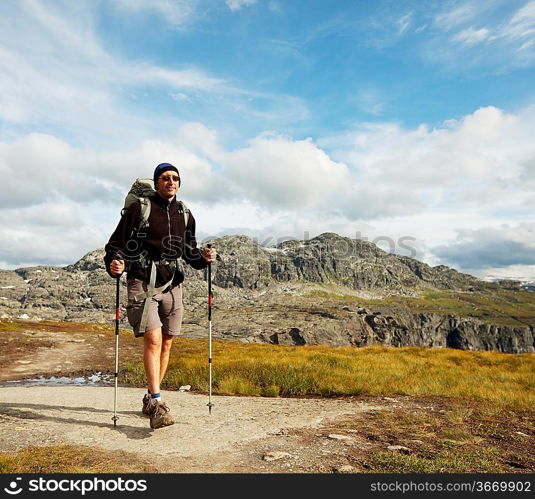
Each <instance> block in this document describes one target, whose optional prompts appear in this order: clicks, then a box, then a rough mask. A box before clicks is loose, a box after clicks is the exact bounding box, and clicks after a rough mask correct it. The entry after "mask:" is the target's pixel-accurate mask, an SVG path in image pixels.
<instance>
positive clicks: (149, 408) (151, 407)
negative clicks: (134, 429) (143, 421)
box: [141, 393, 156, 416]
mask: <svg viewBox="0 0 535 499" xmlns="http://www.w3.org/2000/svg"><path fill="white" fill-rule="evenodd" d="M155 410H156V404H152V403H151V399H150V395H149V394H148V393H145V395H143V406H142V408H141V412H142V413H143V414H145V415H146V416H152V414H153V413H154V411H155Z"/></svg>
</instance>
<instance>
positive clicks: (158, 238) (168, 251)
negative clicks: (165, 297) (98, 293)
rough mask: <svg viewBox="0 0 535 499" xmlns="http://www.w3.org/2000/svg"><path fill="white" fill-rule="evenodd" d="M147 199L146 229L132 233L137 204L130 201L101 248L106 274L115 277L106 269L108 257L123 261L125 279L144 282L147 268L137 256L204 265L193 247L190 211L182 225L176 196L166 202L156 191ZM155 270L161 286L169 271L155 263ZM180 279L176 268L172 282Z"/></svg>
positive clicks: (137, 217) (137, 219)
mask: <svg viewBox="0 0 535 499" xmlns="http://www.w3.org/2000/svg"><path fill="white" fill-rule="evenodd" d="M150 202H151V210H150V215H149V220H148V222H149V226H148V228H147V229H146V230H142V231H139V232H136V228H137V227H139V222H140V221H141V203H139V202H136V203H132V204H131V205H130V206H129V207H128V209H127V210H126V212H125V213H124V215H123V216H122V217H121V220H120V221H119V224H118V225H117V228H116V229H115V231H114V233H113V234H112V235H111V237H110V240H109V241H108V243H107V244H106V246H105V247H104V250H105V252H106V254H105V256H104V262H105V264H106V270H107V271H108V274H109V275H110V276H112V277H116V276H114V275H113V274H112V273H111V272H110V264H111V262H112V260H124V261H125V264H126V271H127V276H128V277H129V278H130V277H135V278H137V279H142V280H143V281H145V282H147V281H148V273H149V270H150V267H149V269H147V268H142V267H141V265H140V264H139V260H140V258H139V257H140V255H143V256H144V257H145V258H148V259H150V260H153V261H161V260H167V261H172V260H177V259H179V258H182V259H183V260H184V261H185V262H186V263H188V264H189V265H191V266H192V267H193V268H194V269H197V270H201V269H203V268H205V267H206V266H207V265H208V263H207V262H206V261H205V260H204V258H202V256H201V252H200V250H199V249H198V248H197V242H196V240H195V218H193V215H192V214H191V212H190V213H189V217H188V225H187V227H185V226H184V214H183V213H182V212H181V207H182V205H181V204H179V203H177V201H176V198H173V199H172V200H171V201H170V202H169V201H167V200H166V199H164V198H162V197H161V196H160V195H159V194H157V193H156V194H154V195H153V196H152V197H151V198H150ZM157 270H158V272H157V274H156V286H162V285H163V284H165V283H166V282H168V281H169V280H170V278H171V275H172V270H171V269H170V268H169V266H167V265H158V266H157ZM183 280H184V274H183V273H182V272H180V270H178V269H177V271H176V273H175V277H174V279H173V285H177V284H180V283H181V282H182V281H183Z"/></svg>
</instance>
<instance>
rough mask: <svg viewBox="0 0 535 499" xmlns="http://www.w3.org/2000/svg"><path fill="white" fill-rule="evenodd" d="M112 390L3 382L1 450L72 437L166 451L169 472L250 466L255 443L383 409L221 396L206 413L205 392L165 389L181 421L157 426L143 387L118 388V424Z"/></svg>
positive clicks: (140, 451) (109, 446)
mask: <svg viewBox="0 0 535 499" xmlns="http://www.w3.org/2000/svg"><path fill="white" fill-rule="evenodd" d="M113 393H114V389H113V387H108V386H61V387H59V386H29V387H4V388H0V408H1V409H0V423H1V424H0V441H1V442H2V446H1V447H2V448H1V450H2V451H17V450H20V449H23V448H24V447H26V446H29V445H40V446H43V445H53V444H58V443H67V444H74V445H85V446H91V447H95V448H100V449H105V450H113V451H125V452H128V453H133V454H136V455H137V456H139V458H140V459H146V458H147V457H149V456H151V457H152V458H154V457H160V456H162V457H163V456H166V457H167V458H172V459H171V462H172V463H173V465H172V466H171V467H168V471H175V472H180V471H201V472H219V471H244V470H248V471H253V470H255V469H256V468H255V467H256V466H257V465H258V464H259V462H258V460H259V459H260V460H261V459H262V456H260V455H258V452H260V451H258V452H257V453H256V455H255V456H254V459H253V460H251V458H252V457H253V454H255V452H254V451H251V444H253V446H254V444H255V442H256V443H260V442H262V448H263V449H266V448H269V445H268V447H266V441H269V439H270V438H277V437H278V436H279V437H280V436H281V435H283V434H284V432H285V431H286V430H288V429H311V428H316V427H319V426H320V425H322V424H323V423H325V422H326V421H329V420H330V419H333V418H337V417H340V416H347V415H351V414H356V413H362V412H363V411H369V410H373V409H377V408H380V407H377V406H373V405H370V404H368V403H365V402H363V401H356V400H350V399H344V400H321V399H282V398H260V397H230V396H217V397H213V398H212V402H213V403H214V406H213V408H212V414H211V415H209V413H208V407H207V405H206V404H207V402H208V399H207V397H206V396H205V395H197V394H192V393H188V392H164V393H163V397H164V400H165V401H166V402H167V403H168V405H169V406H170V408H171V411H172V413H173V415H174V416H175V419H176V420H177V422H176V424H174V425H172V426H169V427H165V428H161V429H158V430H152V429H151V428H150V426H149V420H148V418H147V417H146V416H143V415H142V414H141V399H142V397H143V394H144V391H143V390H142V389H139V388H129V387H128V388H126V387H119V391H118V416H119V420H118V423H117V427H116V428H114V426H113V422H112V420H111V417H112V415H113ZM148 452H149V453H150V454H149V455H148ZM300 452H301V454H302V451H300ZM255 461H256V464H255ZM251 468H252V469H251Z"/></svg>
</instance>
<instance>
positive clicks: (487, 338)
mask: <svg viewBox="0 0 535 499" xmlns="http://www.w3.org/2000/svg"><path fill="white" fill-rule="evenodd" d="M211 242H212V244H213V245H214V247H216V248H217V250H218V253H219V254H220V255H221V257H222V261H221V262H218V263H217V264H214V268H213V274H212V275H213V285H214V288H213V289H214V297H215V303H216V307H215V310H214V316H215V318H216V320H217V322H216V323H215V327H214V331H215V336H216V337H221V338H227V339H235V340H240V341H248V342H269V343H277V344H294V345H306V344H327V345H332V346H336V345H353V346H363V345H369V344H377V343H379V344H384V345H392V346H407V345H420V346H439V347H453V348H462V349H473V350H499V351H503V352H510V353H521V352H532V351H534V348H533V347H534V327H533V324H526V325H525V326H522V327H509V326H500V325H493V324H488V323H485V322H484V321H481V320H478V319H475V318H466V317H464V318H463V317H455V316H443V315H437V314H421V313H414V312H413V311H411V310H409V309H399V308H398V309H392V308H388V307H379V306H376V307H374V308H373V309H370V307H366V306H362V303H363V302H364V301H365V300H364V299H365V298H374V297H375V298H382V297H387V296H418V294H421V293H422V290H425V289H430V290H432V289H441V290H455V291H460V292H467V293H493V292H495V291H496V290H499V289H501V288H502V286H505V287H507V286H508V287H511V286H512V287H513V288H514V286H515V285H514V284H512V283H504V284H503V285H502V284H500V283H489V282H485V281H481V280H479V279H477V278H475V277H473V276H470V275H467V274H462V273H460V272H457V271H456V270H454V269H451V268H448V267H445V266H438V267H431V266H429V265H427V264H425V263H423V262H419V261H418V260H415V259H412V258H408V257H403V256H397V255H394V254H391V253H387V252H385V251H383V250H381V249H380V248H378V247H377V246H376V245H375V244H373V243H370V242H366V241H360V240H353V239H349V238H343V237H340V236H338V235H336V234H332V233H325V234H322V235H320V236H318V237H316V238H313V239H310V240H305V241H285V242H282V243H280V244H278V245H276V246H274V247H269V248H267V247H263V246H261V245H259V244H258V243H257V242H255V241H254V240H252V239H251V238H248V237H246V236H225V237H222V238H219V239H215V240H213V241H211ZM103 255H104V251H103V249H98V250H94V251H92V252H90V253H88V254H86V255H85V256H84V257H82V258H81V259H80V260H79V261H78V262H76V263H75V264H73V265H69V266H67V267H45V266H40V267H30V268H21V269H16V270H14V271H6V270H2V271H0V316H2V317H4V318H16V317H19V318H20V317H22V318H28V319H51V320H63V321H84V322H112V320H113V317H114V308H115V304H114V299H115V292H114V285H115V283H114V281H113V279H111V278H110V277H109V276H108V274H107V273H106V271H105V269H104V263H103ZM185 273H186V276H187V278H186V282H185V284H184V296H185V298H184V302H185V307H186V317H185V321H184V327H183V331H184V334H185V335H186V336H194V337H195V336H196V337H204V336H205V335H206V294H207V286H206V282H205V281H204V272H203V271H195V270H193V269H192V268H191V267H186V268H185ZM124 281H125V279H122V280H121V282H122V286H123V292H122V297H123V301H124V297H125V295H126V293H125V289H124V288H125V282H124ZM318 291H320V293H318ZM333 291H334V293H343V294H344V295H346V296H349V297H353V296H354V301H353V299H351V300H349V302H347V303H349V304H347V303H345V304H343V305H342V304H341V303H340V302H339V301H337V300H330V299H329V298H328V297H329V294H330V293H333ZM326 297H327V298H326ZM534 297H535V295H534ZM122 306H123V308H124V303H123V304H122ZM123 316H124V314H123ZM125 327H127V324H125Z"/></svg>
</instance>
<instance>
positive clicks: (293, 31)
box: [0, 0, 535, 280]
mask: <svg viewBox="0 0 535 499" xmlns="http://www.w3.org/2000/svg"><path fill="white" fill-rule="evenodd" d="M534 136H535V0H463V1H460V0H426V1H421V0H374V1H370V0H336V1H328V0H284V1H283V0H77V1H76V2H72V1H68V0H65V1H63V0H42V1H39V0H2V2H0V174H1V178H2V179H3V185H2V189H1V191H2V196H0V204H1V210H0V268H3V269H15V268H19V267H25V266H32V265H68V264H71V263H74V262H76V261H77V260H79V259H80V258H81V257H82V256H83V255H84V254H86V253H87V252H89V251H92V250H94V249H97V248H101V247H103V246H104V245H105V244H106V242H107V241H108V239H109V237H110V235H111V233H112V232H113V230H114V228H115V226H116V225H117V223H118V221H119V216H120V211H121V208H122V206H123V202H124V198H125V196H126V193H127V192H128V189H129V188H130V185H131V184H132V182H133V181H134V180H135V179H136V178H138V177H140V178H147V177H148V178H151V177H152V172H153V171H154V168H155V166H156V165H157V164H159V163H161V162H170V163H172V164H174V165H176V166H177V167H178V169H179V171H180V175H181V179H182V185H181V188H180V191H179V197H180V198H181V199H183V200H184V201H185V202H186V204H187V205H188V206H189V208H190V209H191V211H192V213H193V215H194V217H195V219H196V222H197V231H198V232H197V236H198V239H199V240H200V242H201V243H202V242H203V241H207V240H209V239H213V238H215V237H221V236H223V235H230V234H245V235H248V236H250V237H252V238H254V239H255V240H256V241H258V242H259V243H260V244H262V245H264V246H271V245H274V244H277V243H279V242H281V241H283V240H285V239H290V238H295V239H311V238H313V237H315V236H317V235H319V234H321V233H323V232H335V233H337V234H340V235H342V236H345V237H351V238H359V239H365V240H368V241H371V242H374V243H376V244H378V245H379V246H380V247H381V248H383V249H385V250H386V251H390V252H394V253H396V254H399V255H404V256H410V257H413V258H417V259H418V260H421V261H424V262H426V263H428V264H429V265H432V266H435V265H447V266H449V267H452V268H455V269H457V270H459V271H461V272H466V273H469V274H472V275H475V276H477V277H481V278H516V279H528V280H535V210H534V207H535V137H534Z"/></svg>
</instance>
